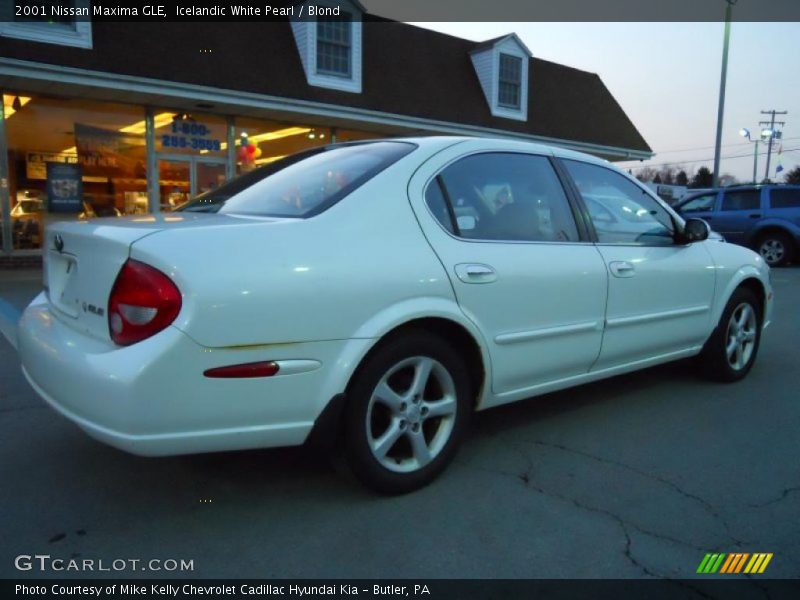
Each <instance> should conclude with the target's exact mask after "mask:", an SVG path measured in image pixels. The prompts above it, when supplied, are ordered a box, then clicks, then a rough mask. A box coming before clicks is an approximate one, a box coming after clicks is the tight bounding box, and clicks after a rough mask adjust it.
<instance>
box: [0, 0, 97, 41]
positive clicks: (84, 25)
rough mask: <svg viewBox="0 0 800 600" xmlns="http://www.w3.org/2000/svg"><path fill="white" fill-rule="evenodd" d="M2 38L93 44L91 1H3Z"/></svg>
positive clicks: (0, 34)
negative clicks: (14, 2)
mask: <svg viewBox="0 0 800 600" xmlns="http://www.w3.org/2000/svg"><path fill="white" fill-rule="evenodd" d="M0 4H3V5H4V6H0V37H10V38H17V39H20V40H29V41H33V42H41V43H43V44H59V45H62V46H75V47H77V48H91V47H92V22H91V20H90V15H91V10H92V9H91V6H90V5H89V0H60V1H56V0H39V1H38V2H29V3H25V4H23V3H22V2H17V3H16V4H13V3H11V2H7V3H5V2H0Z"/></svg>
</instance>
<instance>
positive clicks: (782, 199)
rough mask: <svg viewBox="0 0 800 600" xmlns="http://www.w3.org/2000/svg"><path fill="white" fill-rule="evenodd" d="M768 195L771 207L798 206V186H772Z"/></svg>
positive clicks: (799, 202)
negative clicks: (781, 187)
mask: <svg viewBox="0 0 800 600" xmlns="http://www.w3.org/2000/svg"><path fill="white" fill-rule="evenodd" d="M769 197H770V205H771V206H772V208H800V188H784V189H777V188H773V189H771V190H770V191H769Z"/></svg>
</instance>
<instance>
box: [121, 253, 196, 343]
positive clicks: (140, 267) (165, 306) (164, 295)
mask: <svg viewBox="0 0 800 600" xmlns="http://www.w3.org/2000/svg"><path fill="white" fill-rule="evenodd" d="M180 310H181V293H180V291H179V290H178V288H177V287H176V286H175V284H174V283H172V281H171V280H170V278H169V277H167V276H166V275H164V273H162V272H161V271H159V270H158V269H154V268H153V267H151V266H149V265H146V264H144V263H142V262H139V261H136V260H128V261H127V262H126V263H125V264H124V265H122V269H121V270H120V272H119V275H117V280H116V281H115V282H114V287H113V288H112V289H111V297H110V298H109V299H108V330H109V332H110V334H111V339H112V340H114V342H115V343H117V344H119V345H120V346H129V345H131V344H135V343H136V342H140V341H142V340H144V339H147V338H149V337H150V336H152V335H155V334H156V333H158V332H159V331H161V330H162V329H164V328H166V327H167V326H168V325H169V324H170V323H172V322H173V321H174V320H175V317H177V316H178V313H179V312H180Z"/></svg>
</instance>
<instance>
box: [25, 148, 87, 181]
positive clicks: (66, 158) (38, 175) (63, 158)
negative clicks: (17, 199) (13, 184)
mask: <svg viewBox="0 0 800 600" xmlns="http://www.w3.org/2000/svg"><path fill="white" fill-rule="evenodd" d="M49 162H56V163H76V162H78V157H77V156H76V155H75V154H66V153H64V152H28V153H26V154H25V177H26V178H28V179H47V163H49Z"/></svg>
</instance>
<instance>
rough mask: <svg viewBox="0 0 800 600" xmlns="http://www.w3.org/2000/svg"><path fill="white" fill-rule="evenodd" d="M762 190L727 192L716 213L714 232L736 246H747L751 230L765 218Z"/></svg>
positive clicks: (724, 193)
mask: <svg viewBox="0 0 800 600" xmlns="http://www.w3.org/2000/svg"><path fill="white" fill-rule="evenodd" d="M761 192H762V190H758V189H749V190H748V189H744V190H730V189H729V190H725V191H724V192H723V194H722V199H721V201H720V207H719V210H718V211H717V212H715V213H714V230H715V231H718V232H719V233H721V234H722V235H723V236H724V237H725V239H726V240H727V241H729V242H731V243H734V244H746V243H747V241H748V239H749V233H750V230H751V229H752V228H753V226H754V225H755V224H756V223H758V221H759V220H760V219H762V218H763V216H764V211H763V210H762V208H763V206H762V200H761Z"/></svg>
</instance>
